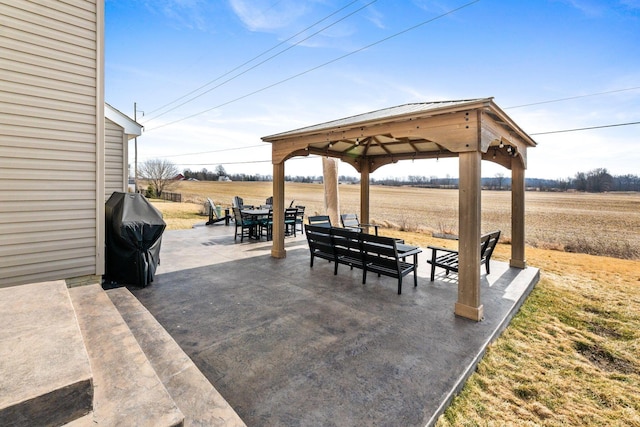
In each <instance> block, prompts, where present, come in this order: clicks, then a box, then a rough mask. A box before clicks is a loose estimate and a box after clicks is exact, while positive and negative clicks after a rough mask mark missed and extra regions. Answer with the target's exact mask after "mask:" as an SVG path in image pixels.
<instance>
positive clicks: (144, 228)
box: [105, 192, 166, 286]
mask: <svg viewBox="0 0 640 427" xmlns="http://www.w3.org/2000/svg"><path fill="white" fill-rule="evenodd" d="M105 217H106V232H105V234H106V236H105V237H106V244H107V254H106V272H105V279H106V280H107V281H111V282H116V283H120V284H127V285H138V286H147V284H149V283H150V282H153V276H154V274H155V272H156V267H157V266H158V264H160V243H161V241H162V233H163V232H164V229H165V227H166V223H165V222H164V220H163V219H162V213H160V211H159V210H158V209H156V208H155V207H154V206H153V205H152V204H151V203H149V201H148V200H147V199H146V198H145V197H144V196H143V195H141V194H135V193H118V192H115V193H113V194H112V195H111V197H109V200H107V203H106V205H105Z"/></svg>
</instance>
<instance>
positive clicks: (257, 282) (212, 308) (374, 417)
mask: <svg viewBox="0 0 640 427" xmlns="http://www.w3.org/2000/svg"><path fill="white" fill-rule="evenodd" d="M285 243H286V247H287V257H286V258H285V259H275V258H272V257H271V256H270V249H271V244H270V243H267V242H251V243H243V244H240V243H237V244H234V243H233V229H232V228H231V227H225V226H223V225H219V226H212V227H198V228H196V229H193V230H180V231H169V232H166V233H165V234H164V236H163V242H162V253H161V264H160V266H159V268H158V272H157V275H156V279H155V281H154V282H153V283H152V284H151V285H150V286H148V287H146V288H142V289H141V288H130V290H131V292H132V293H133V294H134V295H135V296H136V297H137V298H138V299H139V300H140V301H141V302H142V303H143V304H144V305H145V307H146V308H147V309H148V310H149V311H150V312H151V313H152V314H153V315H154V316H155V317H156V319H157V320H158V321H159V322H160V323H161V324H162V325H163V326H164V328H165V329H166V330H167V331H168V332H169V333H170V334H171V335H172V336H173V338H174V339H175V340H176V341H177V342H178V344H179V345H180V346H181V347H182V348H183V349H184V351H185V352H186V353H187V354H188V355H189V356H190V357H191V359H192V360H193V361H194V362H195V363H196V365H197V366H198V367H199V369H200V370H201V371H202V373H203V374H204V375H205V376H206V377H207V378H208V379H209V380H210V381H211V383H212V384H213V385H214V387H215V388H216V389H217V390H218V391H219V392H220V393H221V394H222V396H224V398H225V399H226V400H227V401H228V402H229V404H230V405H231V406H232V407H233V408H234V409H235V410H236V412H237V413H238V415H240V417H241V418H242V419H243V420H244V421H245V422H246V423H247V425H251V426H256V425H287V426H297V425H404V426H409V425H411V426H421V425H425V424H430V423H433V422H434V421H435V419H436V418H437V416H438V415H439V414H440V413H441V412H442V410H443V409H444V408H446V405H447V404H448V402H449V401H450V399H451V398H452V396H453V395H454V394H455V393H456V392H457V391H458V390H459V388H460V387H461V385H462V384H463V382H464V380H465V379H466V377H467V376H468V375H469V374H470V373H471V372H473V370H474V368H475V365H476V363H477V362H478V360H479V358H480V357H481V355H482V354H483V352H484V350H485V348H486V346H487V345H488V344H489V343H490V342H491V341H492V340H493V339H494V338H495V337H496V336H497V335H498V334H499V333H500V332H501V331H502V330H503V329H504V328H505V327H506V325H507V324H508V322H509V320H510V319H511V317H512V316H513V315H514V314H515V312H516V311H517V308H518V307H519V306H520V304H521V303H522V301H523V300H524V298H526V295H527V294H528V293H529V291H530V290H531V289H532V288H533V286H534V285H535V283H537V281H538V270H537V269H535V268H531V267H530V268H527V269H525V270H519V269H510V268H509V267H508V265H507V264H506V263H500V262H494V261H492V265H491V271H492V274H491V275H490V276H485V275H484V274H483V275H482V301H483V304H484V312H485V319H484V320H483V321H482V322H479V323H476V322H474V321H471V320H467V319H463V318H459V317H456V316H455V315H454V314H453V307H454V303H455V301H456V293H457V286H456V283H455V278H456V276H455V275H453V276H450V277H449V278H446V279H445V277H444V276H443V275H442V274H440V275H437V276H436V281H435V282H430V281H429V279H428V273H429V268H428V265H427V263H426V258H427V256H428V250H425V253H422V254H421V255H422V256H421V257H420V269H419V271H418V276H419V278H418V287H417V288H414V287H413V286H411V283H412V282H413V280H412V278H411V277H410V276H408V277H407V278H406V283H405V284H404V286H403V293H402V295H397V294H396V287H397V282H396V280H395V279H391V278H388V277H384V276H383V277H381V278H378V277H376V276H375V275H370V277H369V278H368V279H367V284H366V285H362V283H361V277H362V276H361V271H360V270H357V269H356V270H349V268H348V267H346V266H340V267H339V270H338V275H337V276H334V275H333V264H330V263H328V262H326V261H324V260H316V262H315V265H314V267H313V268H309V251H308V247H307V244H306V239H305V237H304V236H301V235H298V237H297V238H287V240H286V242H285ZM452 279H453V280H452Z"/></svg>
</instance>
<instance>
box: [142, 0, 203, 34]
mask: <svg viewBox="0 0 640 427" xmlns="http://www.w3.org/2000/svg"><path fill="white" fill-rule="evenodd" d="M144 5H145V7H146V8H147V9H148V10H149V11H151V12H152V13H154V14H161V15H163V16H164V17H165V18H168V19H169V22H172V23H173V25H174V26H175V27H176V28H188V29H191V30H199V31H207V30H208V29H209V24H208V20H207V15H208V13H209V12H210V8H211V5H210V4H209V3H208V2H206V1H205V0H154V1H145V3H144Z"/></svg>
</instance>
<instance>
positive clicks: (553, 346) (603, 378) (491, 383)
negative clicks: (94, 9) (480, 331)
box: [156, 182, 640, 427]
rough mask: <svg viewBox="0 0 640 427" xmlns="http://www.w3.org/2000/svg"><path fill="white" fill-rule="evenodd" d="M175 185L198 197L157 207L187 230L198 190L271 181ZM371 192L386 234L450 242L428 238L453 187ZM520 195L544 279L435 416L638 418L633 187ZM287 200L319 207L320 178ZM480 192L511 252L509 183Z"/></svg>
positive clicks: (345, 198) (348, 203) (267, 189)
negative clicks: (603, 191)
mask: <svg viewBox="0 0 640 427" xmlns="http://www.w3.org/2000/svg"><path fill="white" fill-rule="evenodd" d="M340 190H341V193H340V196H341V202H342V206H341V210H342V211H343V212H346V211H351V212H358V192H359V187H358V186H341V188H340ZM174 191H179V192H181V193H183V195H184V196H186V197H187V198H189V199H190V200H192V201H193V202H195V203H193V204H190V203H181V204H178V203H169V202H159V203H156V205H157V206H158V207H159V208H160V209H161V210H162V211H163V213H164V214H165V219H166V220H167V222H168V224H169V225H170V227H171V228H184V227H190V226H191V224H193V223H194V222H202V221H204V218H203V217H202V216H199V215H198V214H197V211H198V210H200V209H201V207H202V206H201V202H202V201H203V200H204V197H206V196H208V197H211V198H212V199H213V200H214V201H215V202H216V203H220V204H222V205H223V206H224V205H228V204H229V203H230V201H231V198H232V197H233V196H234V195H240V196H241V197H243V198H244V200H245V202H246V203H253V204H260V203H263V202H264V199H265V198H266V197H267V196H269V195H271V184H270V183H235V182H234V183H198V182H183V183H180V187H179V188H176V189H175V190H174ZM371 195H372V197H371V200H372V203H371V204H372V206H371V212H372V219H374V220H375V221H376V222H378V223H382V224H388V225H390V226H393V228H386V229H384V230H383V232H382V233H383V234H384V235H388V236H398V237H402V238H404V239H405V240H406V241H407V242H408V243H411V244H416V245H420V246H422V247H424V246H427V245H429V244H438V245H444V246H450V247H451V246H455V244H456V242H454V241H451V240H440V239H435V238H433V237H432V236H431V232H432V231H454V232H455V230H456V228H457V224H456V218H457V212H456V209H457V193H456V192H455V191H448V190H426V189H415V188H386V187H377V186H376V187H372V189H371ZM526 197H527V199H526V200H527V208H526V209H527V214H526V215H527V216H526V219H527V239H528V243H529V245H528V246H527V249H526V258H527V262H528V263H529V264H530V265H532V266H535V267H538V268H540V270H541V280H540V282H539V283H538V285H537V286H536V288H535V289H534V290H533V292H532V293H531V295H530V296H529V298H528V299H527V301H526V302H525V304H524V305H523V306H522V308H521V310H520V312H519V313H518V314H517V315H516V317H515V318H514V319H513V321H512V322H511V324H510V326H509V327H508V328H507V329H506V330H505V332H504V333H503V334H502V335H501V336H500V338H498V339H497V340H496V341H495V342H494V343H493V344H492V345H491V346H490V347H489V349H488V351H487V353H486V355H485V357H484V358H483V360H482V361H481V363H480V365H479V366H478V369H477V372H476V373H474V374H473V375H472V376H471V378H470V379H469V381H468V382H467V384H466V385H465V387H464V389H463V390H462V391H461V393H460V395H459V396H458V397H457V398H456V399H455V400H454V402H453V403H452V405H451V406H450V407H449V408H448V409H447V411H446V412H445V414H444V415H443V416H442V417H440V419H439V420H438V426H439V427H444V426H505V425H514V426H521V425H525V426H567V425H571V426H639V427H640V260H638V258H639V255H638V254H639V252H638V250H639V247H640V195H638V194H621V195H618V194H566V193H562V194H551V193H531V192H529V193H527V195H526ZM291 199H295V200H296V204H300V205H305V206H306V207H307V212H309V213H312V214H313V213H315V212H318V213H320V212H322V206H323V192H322V186H320V185H311V184H287V185H286V200H287V201H290V200H291ZM482 202H483V228H484V231H488V230H489V229H494V228H499V229H501V230H503V232H504V233H505V234H506V235H507V239H506V240H505V241H504V242H503V243H502V244H500V245H498V247H497V249H496V253H495V255H494V257H495V258H496V259H501V260H508V258H509V255H510V247H509V245H508V240H509V228H510V226H509V224H510V223H509V221H510V219H509V218H510V203H509V193H508V192H484V194H483V200H482ZM174 217H177V218H176V220H175V222H174V219H173V218H174ZM563 249H566V250H573V251H581V250H584V251H591V252H594V253H610V255H615V256H617V258H614V257H611V256H596V255H590V254H584V253H570V252H566V251H563ZM621 258H630V259H621Z"/></svg>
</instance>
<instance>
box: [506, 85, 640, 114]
mask: <svg viewBox="0 0 640 427" xmlns="http://www.w3.org/2000/svg"><path fill="white" fill-rule="evenodd" d="M636 89H640V86H636V87H629V88H626V89H616V90H610V91H607V92H597V93H590V94H587V95H577V96H570V97H567V98H558V99H552V100H549V101H540V102H532V103H529V104H522V105H514V106H512V107H505V110H508V109H513V108H522V107H531V106H533V105H541V104H551V103H552V102H560V101H570V100H573V99H580V98H587V97H590V96H597V95H607V94H610V93H617V92H626V91H630V90H636Z"/></svg>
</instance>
